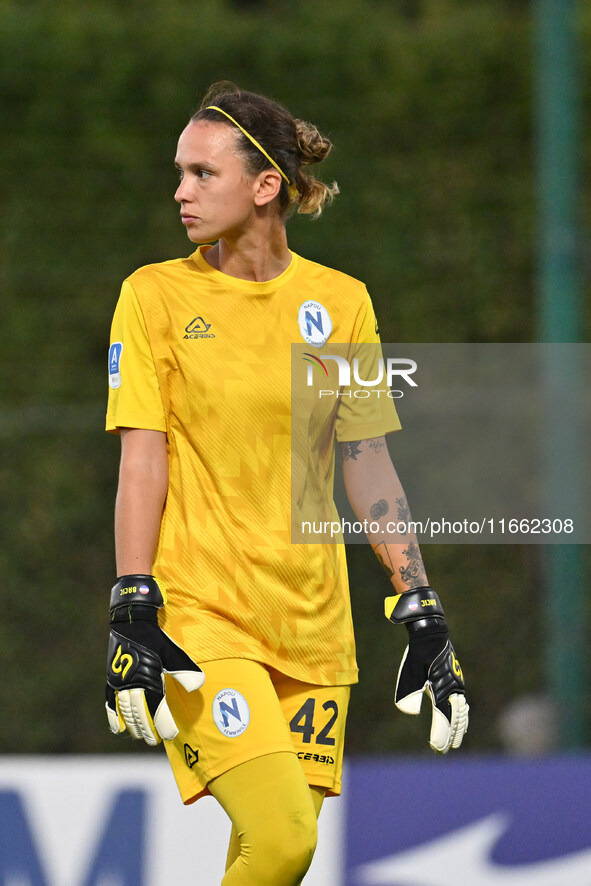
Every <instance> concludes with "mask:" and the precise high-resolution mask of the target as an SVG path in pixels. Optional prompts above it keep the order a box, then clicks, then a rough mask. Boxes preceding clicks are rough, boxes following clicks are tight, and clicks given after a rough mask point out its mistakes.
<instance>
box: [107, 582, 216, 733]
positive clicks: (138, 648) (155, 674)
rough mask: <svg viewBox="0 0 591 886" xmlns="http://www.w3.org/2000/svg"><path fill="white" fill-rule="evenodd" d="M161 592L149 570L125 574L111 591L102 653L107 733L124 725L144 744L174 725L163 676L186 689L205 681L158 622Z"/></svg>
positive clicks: (200, 671) (188, 690)
mask: <svg viewBox="0 0 591 886" xmlns="http://www.w3.org/2000/svg"><path fill="white" fill-rule="evenodd" d="M163 605H164V598H163V596H162V592H161V590H160V588H159V587H158V583H157V582H156V579H155V578H154V577H153V576H151V575H124V576H122V577H121V578H118V579H117V583H116V584H115V585H114V586H113V588H112V590H111V604H110V610H109V612H110V617H111V632H110V634H109V651H108V656H107V689H106V696H107V703H106V708H107V719H108V721H109V728H110V730H111V732H114V733H115V734H118V733H120V732H124V731H125V729H128V730H129V732H130V734H131V735H132V737H133V738H143V739H144V741H145V742H146V743H147V744H149V745H157V744H159V743H160V741H161V739H163V738H164V739H168V740H170V739H173V738H175V736H176V735H178V728H177V725H176V723H175V722H174V719H173V717H172V714H171V713H170V709H169V707H168V704H167V702H166V694H165V686H164V675H165V674H170V675H171V676H172V677H174V678H175V680H177V681H178V682H179V683H180V684H181V686H183V687H184V688H185V689H186V690H187V692H193V691H194V690H195V689H199V688H200V687H201V686H202V685H203V682H204V680H205V676H204V674H203V671H202V670H201V668H199V667H198V666H197V665H196V664H195V662H194V661H193V660H192V659H191V658H189V656H188V655H187V653H186V652H184V651H183V650H182V649H181V648H180V646H177V645H176V643H173V641H172V640H171V639H170V638H169V637H167V636H166V634H165V633H164V631H163V630H162V629H161V628H160V627H159V626H158V609H160V608H161V607H162V606H163Z"/></svg>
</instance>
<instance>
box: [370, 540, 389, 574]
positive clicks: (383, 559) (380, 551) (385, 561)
mask: <svg viewBox="0 0 591 886" xmlns="http://www.w3.org/2000/svg"><path fill="white" fill-rule="evenodd" d="M374 551H375V552H376V556H377V558H378V560H379V561H380V563H381V565H382V567H383V568H384V569H385V571H386V574H387V576H388V578H392V576H393V575H394V567H393V566H392V561H391V560H390V555H389V554H388V548H387V547H386V545H385V544H384V542H381V543H380V544H379V545H376V547H375V548H374Z"/></svg>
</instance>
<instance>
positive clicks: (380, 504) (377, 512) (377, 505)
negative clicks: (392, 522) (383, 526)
mask: <svg viewBox="0 0 591 886" xmlns="http://www.w3.org/2000/svg"><path fill="white" fill-rule="evenodd" d="M389 510H390V506H389V504H388V502H387V501H386V499H385V498H381V499H380V500H379V501H376V502H374V503H373V504H372V506H371V508H370V509H369V514H370V517H371V519H372V520H379V519H380V517H383V516H384V515H385V514H387V513H388V511H389Z"/></svg>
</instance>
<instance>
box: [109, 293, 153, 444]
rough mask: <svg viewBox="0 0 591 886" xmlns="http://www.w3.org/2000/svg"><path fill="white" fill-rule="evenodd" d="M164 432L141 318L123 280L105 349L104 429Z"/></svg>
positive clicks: (135, 302) (139, 309)
mask: <svg viewBox="0 0 591 886" xmlns="http://www.w3.org/2000/svg"><path fill="white" fill-rule="evenodd" d="M119 428H142V429H144V430H151V431H166V417H165V414H164V408H163V405H162V397H161V393H160V387H159V384H158V376H157V373H156V367H155V366H154V358H153V356H152V349H151V347H150V340H149V336H148V331H147V328H146V323H145V320H144V316H143V313H142V310H141V307H140V304H139V302H138V299H137V295H136V293H135V291H134V289H133V286H132V285H131V283H130V282H129V281H128V280H126V281H125V282H124V283H123V286H122V287H121V295H120V296H119V301H118V302H117V307H116V308H115V314H114V316H113V323H112V325H111V342H110V347H109V400H108V405H107V421H106V430H107V431H110V432H112V433H117V432H118V430H119Z"/></svg>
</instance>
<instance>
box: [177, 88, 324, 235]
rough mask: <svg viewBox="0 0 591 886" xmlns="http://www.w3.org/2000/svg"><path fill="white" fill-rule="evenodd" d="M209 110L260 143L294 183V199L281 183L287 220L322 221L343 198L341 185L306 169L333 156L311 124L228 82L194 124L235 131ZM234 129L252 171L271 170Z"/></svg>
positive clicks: (206, 100)
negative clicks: (292, 215) (307, 218)
mask: <svg viewBox="0 0 591 886" xmlns="http://www.w3.org/2000/svg"><path fill="white" fill-rule="evenodd" d="M209 105H215V106H217V107H219V108H221V109H222V110H223V111H225V112H226V113H227V114H230V116H231V117H233V118H234V119H235V120H236V122H237V123H239V124H240V126H242V127H243V128H244V129H246V131H247V132H249V133H250V134H251V135H252V136H253V138H255V139H256V140H257V141H258V142H259V143H260V144H261V146H262V147H263V148H264V149H265V151H266V152H267V153H268V154H269V156H270V157H272V158H273V160H274V161H275V163H277V165H278V166H279V168H280V169H281V170H282V171H283V172H284V173H285V175H286V176H287V178H288V179H289V181H290V184H292V185H295V188H296V189H297V193H296V195H295V196H293V197H290V194H289V189H288V185H287V182H285V181H282V184H281V190H280V192H279V205H280V207H281V212H282V214H284V215H286V216H287V215H289V214H290V212H291V211H293V210H294V209H297V211H298V212H299V213H302V214H305V215H312V217H313V218H318V216H319V215H320V213H321V212H322V209H323V207H324V206H325V204H327V203H330V202H332V200H333V199H334V197H335V196H336V194H338V193H339V187H338V185H337V183H336V182H333V183H332V184H331V185H326V184H324V182H321V181H319V180H318V179H317V178H315V177H314V176H313V175H309V174H308V173H307V172H305V171H304V169H303V167H305V166H308V165H310V164H312V163H320V161H321V160H324V158H325V157H327V156H328V154H329V153H330V150H331V148H332V142H331V141H330V140H329V139H327V138H326V137H325V136H323V135H321V133H320V132H319V131H318V129H317V128H316V127H315V126H314V125H313V124H312V123H306V122H305V121H304V120H297V119H296V118H295V117H292V115H291V114H290V113H289V111H287V110H286V109H285V108H283V107H282V106H281V105H279V104H277V102H274V101H272V100H271V99H268V98H265V96H263V95H257V94H256V93H254V92H246V91H245V90H242V89H239V88H238V86H236V85H235V84H234V83H231V82H229V81H227V80H223V81H221V82H219V83H214V84H213V85H212V86H210V88H209V89H208V91H207V94H206V96H205V98H204V99H203V101H202V102H201V108H200V109H199V110H198V111H197V112H196V113H195V114H193V116H192V117H191V122H193V121H195V120H211V121H212V122H215V123H225V124H227V125H228V126H233V123H232V122H231V121H230V120H228V118H227V117H225V116H224V115H223V114H220V113H219V111H215V110H213V109H212V108H209V107H208V106H209ZM234 129H236V131H237V132H238V133H239V136H240V140H239V142H238V144H239V149H240V153H241V154H242V155H243V157H244V160H245V162H246V166H247V169H248V171H249V172H251V173H252V174H253V175H256V174H257V173H259V172H262V171H263V170H264V169H268V168H269V167H271V166H272V164H271V163H269V160H268V159H267V157H265V155H264V154H263V153H261V151H259V150H258V148H257V147H256V146H255V145H253V143H252V142H251V141H250V140H249V139H248V138H247V137H246V136H245V135H243V133H241V132H240V130H239V129H237V128H236V127H234Z"/></svg>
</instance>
